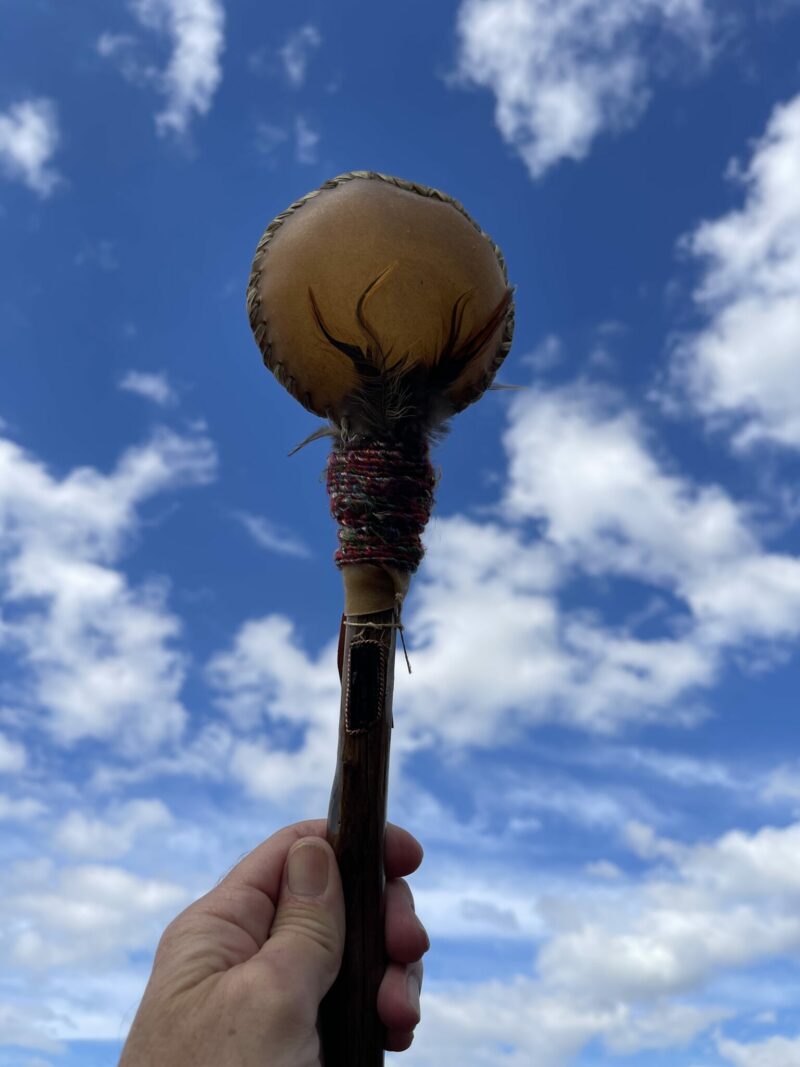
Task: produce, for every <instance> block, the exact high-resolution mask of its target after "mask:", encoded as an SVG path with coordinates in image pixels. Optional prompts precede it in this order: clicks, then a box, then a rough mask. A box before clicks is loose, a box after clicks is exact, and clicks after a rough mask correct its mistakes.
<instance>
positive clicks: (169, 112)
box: [97, 0, 225, 136]
mask: <svg viewBox="0 0 800 1067" xmlns="http://www.w3.org/2000/svg"><path fill="white" fill-rule="evenodd" d="M128 6H129V7H130V9H131V11H132V12H133V15H134V16H135V18H136V19H137V21H138V22H139V23H140V24H141V25H142V26H143V27H144V28H145V29H147V30H150V31H152V32H153V33H156V34H158V35H159V36H160V37H162V38H166V39H167V41H168V42H169V44H170V47H171V54H170V57H169V60H168V62H167V64H166V66H165V67H164V69H163V70H159V69H158V68H157V67H155V66H154V65H153V64H152V63H150V62H144V61H142V60H141V59H139V58H138V57H137V54H136V50H137V48H138V44H139V42H138V40H137V39H136V38H135V37H133V36H132V35H130V34H113V33H103V34H101V35H100V37H99V38H98V42H97V49H98V52H99V53H100V55H102V56H104V57H106V58H109V59H113V60H115V61H116V62H118V64H119V67H120V70H121V72H122V74H123V75H124V76H125V77H126V78H128V80H130V81H132V82H133V83H135V84H140V85H141V84H152V85H155V86H156V87H157V89H158V90H159V91H160V92H161V93H162V95H163V96H164V97H165V101H166V102H165V105H164V107H163V109H162V110H161V111H159V112H158V114H157V115H156V129H157V130H158V133H159V134H161V135H168V134H172V135H176V136H183V135H185V134H186V133H187V132H188V129H189V126H190V124H191V121H192V119H193V118H194V117H195V116H197V115H205V114H206V113H207V112H208V111H209V109H210V107H211V103H212V101H213V99H214V94H215V93H216V91H217V89H218V87H219V84H220V82H221V81H222V63H221V58H222V52H223V49H224V47H225V9H224V7H223V5H222V3H221V0H129V5H128Z"/></svg>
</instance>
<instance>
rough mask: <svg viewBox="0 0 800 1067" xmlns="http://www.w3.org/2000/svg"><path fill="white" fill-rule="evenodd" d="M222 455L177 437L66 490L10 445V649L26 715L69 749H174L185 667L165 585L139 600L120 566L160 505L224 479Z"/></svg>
mask: <svg viewBox="0 0 800 1067" xmlns="http://www.w3.org/2000/svg"><path fill="white" fill-rule="evenodd" d="M215 467H216V455H215V451H214V447H213V445H212V443H211V442H210V441H209V440H208V438H206V437H204V436H203V435H202V434H200V433H195V434H191V435H188V436H180V435H178V434H175V433H172V432H170V431H167V430H160V431H158V432H156V433H155V434H154V436H153V437H152V438H151V440H150V441H149V442H147V443H146V444H145V445H142V446H139V447H137V448H131V449H129V450H128V451H127V452H126V453H125V454H124V455H123V456H122V458H121V459H120V461H119V462H118V464H117V466H116V468H115V469H114V470H113V471H112V472H111V473H110V474H102V473H100V472H99V471H97V470H94V469H92V468H79V469H76V470H74V471H72V472H71V473H69V474H67V475H66V476H65V477H63V478H62V479H56V478H55V477H53V476H52V475H51V474H50V473H49V471H47V470H46V468H45V467H44V466H42V464H41V463H39V462H38V461H37V460H35V459H34V458H33V457H31V456H29V455H28V454H26V453H25V452H24V451H23V450H22V449H21V448H19V446H17V445H16V444H14V443H13V442H11V441H10V440H7V439H0V606H2V605H3V604H5V605H6V606H7V607H9V608H11V609H12V612H13V614H10V615H9V617H8V618H7V619H5V620H4V621H3V622H2V625H0V644H2V645H3V646H5V647H6V648H8V649H10V650H11V651H13V652H14V653H15V654H16V656H17V659H18V663H19V666H20V670H21V673H22V678H21V680H20V681H19V682H18V683H17V685H16V688H17V689H18V690H19V692H18V693H17V694H16V699H17V703H19V704H20V705H26V704H27V705H28V706H30V707H31V708H34V709H38V712H39V714H38V716H37V720H36V721H38V722H39V723H40V724H41V725H43V726H45V727H46V728H47V729H48V730H49V732H50V733H51V734H52V736H53V737H54V738H55V739H56V740H57V741H59V742H61V743H64V744H71V743H73V742H75V741H77V740H78V739H80V738H84V737H94V738H99V739H105V740H109V741H111V740H113V741H114V742H115V744H118V745H119V746H120V747H121V748H122V749H131V750H136V751H139V750H140V749H141V748H148V747H153V746H156V745H158V744H159V743H161V742H163V741H164V740H166V739H167V738H175V737H176V736H177V735H178V734H179V733H180V731H181V730H182V728H183V723H184V720H185V716H186V713H185V710H184V709H183V707H182V705H181V704H180V701H179V696H178V695H179V691H180V688H181V685H182V682H183V676H184V663H183V657H182V656H181V654H180V653H179V652H178V651H177V650H176V649H175V647H174V641H175V638H176V637H177V635H178V633H179V630H180V624H179V621H178V619H177V618H176V617H175V616H174V615H172V614H171V613H170V612H169V611H168V610H167V609H166V606H165V596H166V590H165V588H164V586H163V584H160V583H158V582H156V581H151V582H149V583H148V584H145V585H143V586H140V587H138V588H133V587H131V586H130V585H129V583H128V582H127V580H126V578H125V575H124V574H123V573H122V572H121V571H119V570H117V569H115V568H114V566H113V564H114V563H115V562H116V561H117V559H118V557H119V556H120V555H121V553H122V551H123V549H124V548H125V545H126V544H127V542H128V541H129V540H130V538H131V536H132V535H133V533H134V532H135V531H136V528H137V525H138V519H137V508H138V506H139V505H140V504H141V503H142V501H144V500H145V499H147V498H148V497H150V496H152V495H153V494H155V493H158V492H162V491H164V490H166V489H172V488H177V487H179V486H182V485H200V484H204V483H206V482H208V481H209V480H211V479H212V478H213V476H214V473H215Z"/></svg>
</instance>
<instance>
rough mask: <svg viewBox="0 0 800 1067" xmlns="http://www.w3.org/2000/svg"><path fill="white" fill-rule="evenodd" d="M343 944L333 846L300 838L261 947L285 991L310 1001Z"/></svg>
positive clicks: (329, 981)
mask: <svg viewBox="0 0 800 1067" xmlns="http://www.w3.org/2000/svg"><path fill="white" fill-rule="evenodd" d="M343 949H344V894H343V893H342V881H341V878H340V877H339V867H338V865H337V863H336V857H335V856H334V854H333V849H332V848H331V847H330V845H329V844H328V843H327V841H324V840H323V839H322V838H320V837H306V838H302V839H301V840H300V841H298V842H297V843H296V844H294V845H293V846H292V848H291V849H290V851H289V855H288V856H287V859H286V865H285V867H284V871H283V879H282V882H281V891H280V896H279V898H278V907H277V909H276V911H275V918H274V919H273V921H272V927H271V929H270V933H269V938H268V939H267V941H266V943H265V944H264V946H263V948H262V949H261V951H260V952H259V955H260V956H261V957H262V959H263V962H264V963H267V964H268V965H269V964H272V965H273V966H275V967H276V968H277V970H278V971H279V973H280V980H281V983H282V984H283V988H284V993H285V994H286V995H287V996H288V997H292V996H295V995H296V996H297V998H299V999H302V1000H303V1001H305V1002H308V1001H309V1000H310V999H311V998H312V997H313V998H315V1005H314V1007H315V1008H316V1007H318V1006H319V1003H320V1001H321V1000H322V998H323V997H324V996H325V994H326V993H327V992H328V990H329V989H330V987H331V986H332V985H333V980H334V978H335V977H336V975H337V974H338V973H339V968H340V966H341V963H342V952H343Z"/></svg>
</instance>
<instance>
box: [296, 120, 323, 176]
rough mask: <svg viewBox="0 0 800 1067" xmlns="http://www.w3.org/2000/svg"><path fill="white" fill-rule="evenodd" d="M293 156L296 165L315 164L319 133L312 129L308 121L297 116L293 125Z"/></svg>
mask: <svg viewBox="0 0 800 1067" xmlns="http://www.w3.org/2000/svg"><path fill="white" fill-rule="evenodd" d="M294 140H295V156H296V158H297V162H298V163H309V164H312V163H316V162H317V148H318V147H319V133H318V132H317V131H316V130H314V129H312V127H311V126H310V125H309V123H308V120H307V119H305V118H304V117H303V116H302V115H298V116H297V118H296V119H295V123H294Z"/></svg>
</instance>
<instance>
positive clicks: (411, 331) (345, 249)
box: [247, 171, 513, 436]
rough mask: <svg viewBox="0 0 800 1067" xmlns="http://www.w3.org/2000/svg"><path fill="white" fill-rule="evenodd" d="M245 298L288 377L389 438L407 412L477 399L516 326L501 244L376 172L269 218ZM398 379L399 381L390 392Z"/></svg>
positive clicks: (274, 361)
mask: <svg viewBox="0 0 800 1067" xmlns="http://www.w3.org/2000/svg"><path fill="white" fill-rule="evenodd" d="M247 305H248V312H249V316H250V325H251V327H252V329H253V332H254V334H255V337H256V341H257V343H258V346H259V348H260V349H261V353H262V355H263V357H264V362H265V364H266V365H267V367H269V369H270V370H271V371H272V372H273V373H274V375H275V377H276V378H277V379H278V381H279V382H280V383H281V384H282V385H284V386H285V387H286V388H287V389H288V390H289V392H290V393H291V394H292V395H293V396H294V397H295V398H296V399H297V400H299V401H300V403H301V404H303V405H304V406H305V407H306V408H308V409H309V410H310V411H313V412H315V413H316V414H317V415H320V416H322V417H323V418H327V419H330V420H331V421H332V422H333V423H334V425H335V426H337V427H339V428H340V429H344V430H345V431H352V432H357V433H358V432H369V433H373V434H376V435H377V436H381V435H384V434H385V433H386V432H389V433H390V434H391V432H392V430H391V424H392V423H393V422H396V421H397V420H398V418H399V419H400V421H401V422H402V420H403V419H408V418H414V419H416V420H417V422H418V423H421V424H423V426H424V428H425V429H433V428H435V426H436V425H437V424H439V423H440V422H442V421H443V420H444V419H446V418H447V417H448V416H449V415H452V414H454V413H455V412H458V411H461V410H462V409H463V408H465V407H466V406H467V405H468V404H470V403H472V401H474V400H477V398H478V397H479V396H480V395H481V394H482V393H483V392H484V391H485V390H486V389H487V387H488V386H489V385H490V384H491V382H492V379H493V378H494V375H495V373H496V371H497V369H498V367H499V366H500V364H501V363H502V361H503V359H504V358H505V356H506V353H507V352H508V350H509V348H510V346H511V335H512V330H513V304H512V300H511V291H510V290H509V288H508V281H507V277H506V270H505V264H504V262H503V259H502V256H501V254H500V251H499V249H497V248H496V247H495V245H494V244H493V243H492V241H491V240H490V238H489V237H487V236H486V234H485V233H483V232H482V231H481V229H480V228H479V227H478V226H477V225H476V223H475V222H473V221H472V219H471V218H470V217H469V215H468V214H467V213H466V211H465V210H464V208H463V207H462V206H461V205H460V204H459V203H458V202H457V201H455V200H452V199H451V198H450V197H448V196H445V195H444V194H443V193H440V192H437V191H436V190H435V189H429V188H427V187H426V186H423V185H416V184H412V183H411V182H406V181H402V180H401V179H399V178H391V177H387V176H385V175H382V174H375V173H372V172H369V171H356V172H353V173H350V174H343V175H341V176H340V177H338V178H333V179H331V180H330V181H328V182H326V183H325V184H324V185H323V186H322V187H321V188H320V189H318V190H316V191H315V192H313V193H310V194H309V195H308V196H306V197H304V198H303V199H302V200H298V201H297V202H296V203H294V204H292V206H291V207H290V208H288V210H286V211H285V212H283V214H281V215H279V216H278V217H277V218H276V219H275V220H274V221H273V222H272V223H271V224H270V226H269V227H268V229H267V231H266V233H265V234H264V236H263V237H262V239H261V241H260V243H259V245H258V249H257V251H256V256H255V260H254V262H253V270H252V274H251V276H250V283H249V287H248V292H247ZM387 380H394V381H395V382H399V383H400V385H399V386H398V387H395V388H394V390H391V389H390V390H389V391H388V392H387V390H386V385H385V383H386V381H387ZM379 383H383V384H381V385H380V395H378V385H379ZM365 410H368V411H369V415H368V416H365V415H364V411H365Z"/></svg>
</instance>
